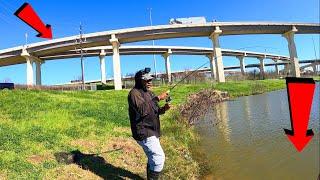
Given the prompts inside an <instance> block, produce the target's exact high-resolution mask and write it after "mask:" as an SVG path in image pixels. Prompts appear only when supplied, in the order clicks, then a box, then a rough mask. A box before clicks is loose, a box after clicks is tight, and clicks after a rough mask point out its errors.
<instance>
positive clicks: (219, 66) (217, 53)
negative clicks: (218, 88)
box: [210, 26, 226, 82]
mask: <svg viewBox="0 0 320 180" xmlns="http://www.w3.org/2000/svg"><path fill="white" fill-rule="evenodd" d="M221 33H222V31H221V30H220V28H219V26H216V29H215V31H214V32H213V33H212V34H211V35H210V39H211V40H212V44H213V53H214V57H215V64H216V74H217V80H218V82H226V80H225V77H224V68H223V62H222V52H221V48H220V43H219V35H220V34H221Z"/></svg>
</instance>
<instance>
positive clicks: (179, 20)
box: [169, 17, 207, 24]
mask: <svg viewBox="0 0 320 180" xmlns="http://www.w3.org/2000/svg"><path fill="white" fill-rule="evenodd" d="M205 23H207V20H206V18H205V17H188V18H176V19H174V18H171V19H170V21H169V24H205Z"/></svg>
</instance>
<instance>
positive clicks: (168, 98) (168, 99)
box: [166, 90, 172, 103]
mask: <svg viewBox="0 0 320 180" xmlns="http://www.w3.org/2000/svg"><path fill="white" fill-rule="evenodd" d="M169 93H170V90H169V91H167V94H168V97H167V99H166V103H171V101H172V98H171V96H170V94H169Z"/></svg>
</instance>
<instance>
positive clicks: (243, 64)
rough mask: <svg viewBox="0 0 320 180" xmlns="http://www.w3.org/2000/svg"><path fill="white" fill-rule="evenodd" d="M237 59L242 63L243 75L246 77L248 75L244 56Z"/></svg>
mask: <svg viewBox="0 0 320 180" xmlns="http://www.w3.org/2000/svg"><path fill="white" fill-rule="evenodd" d="M237 58H238V59H239V61H240V70H241V74H242V75H243V76H244V75H246V65H245V63H244V56H237Z"/></svg>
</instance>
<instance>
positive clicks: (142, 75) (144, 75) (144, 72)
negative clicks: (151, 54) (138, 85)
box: [135, 68, 153, 81]
mask: <svg viewBox="0 0 320 180" xmlns="http://www.w3.org/2000/svg"><path fill="white" fill-rule="evenodd" d="M150 71H151V68H144V69H141V70H140V71H138V72H137V73H136V75H135V78H136V79H142V80H145V81H149V80H152V79H153V76H152V75H151V74H150Z"/></svg>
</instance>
